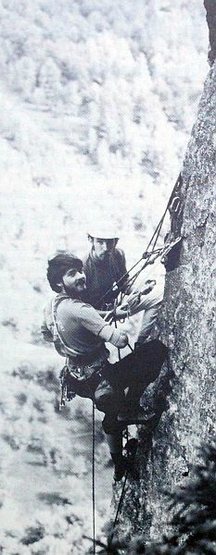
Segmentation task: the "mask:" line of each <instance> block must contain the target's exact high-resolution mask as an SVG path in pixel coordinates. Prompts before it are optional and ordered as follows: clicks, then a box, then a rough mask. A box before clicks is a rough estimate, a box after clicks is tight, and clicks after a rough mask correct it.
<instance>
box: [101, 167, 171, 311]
mask: <svg viewBox="0 0 216 555" xmlns="http://www.w3.org/2000/svg"><path fill="white" fill-rule="evenodd" d="M181 182H182V175H181V172H180V173H179V175H178V178H177V180H176V182H175V185H174V187H173V190H172V192H171V195H170V197H169V200H168V202H167V205H166V208H165V210H164V213H163V215H162V217H161V219H160V221H159V223H158V225H157V226H156V228H155V230H154V233H153V235H152V237H151V239H150V241H149V243H148V245H147V248H146V251H145V252H144V253H143V254H142V256H141V257H140V258H139V260H137V262H135V264H133V266H131V268H130V269H129V270H128V271H127V272H125V273H124V274H123V275H122V276H121V277H120V278H119V279H118V280H117V281H115V282H114V283H113V285H112V287H110V288H109V289H108V290H107V291H106V292H105V293H104V295H103V296H102V297H101V298H100V303H101V304H103V302H104V301H105V299H106V297H107V296H108V295H109V294H110V293H112V292H113V293H114V292H115V291H116V290H118V286H119V285H121V283H122V282H123V281H124V280H125V278H127V280H126V281H124V285H127V284H130V285H133V283H134V281H135V280H136V279H137V277H138V275H139V274H140V272H142V271H143V270H144V269H145V268H146V266H148V265H149V264H151V263H152V262H151V257H152V255H154V254H156V255H157V256H156V258H157V257H158V256H160V255H161V254H163V252H162V251H163V249H157V250H154V249H155V246H156V243H157V241H158V238H159V235H160V232H161V228H162V226H163V223H164V219H165V216H166V214H167V211H168V210H169V209H170V210H171V209H172V210H173V211H174V212H177V211H178V209H179V205H180V199H179V197H178V196H176V197H175V196H174V192H175V189H176V188H177V187H178V185H179V184H181ZM166 247H167V246H165V247H164V250H166ZM143 259H145V262H144V264H143V266H142V268H141V269H140V270H138V272H137V273H136V274H135V276H132V277H131V278H129V274H131V272H132V271H133V270H134V269H135V268H136V267H137V266H138V264H140V263H141V262H142V261H143Z"/></svg>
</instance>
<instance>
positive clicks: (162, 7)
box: [0, 0, 208, 555]
mask: <svg viewBox="0 0 216 555" xmlns="http://www.w3.org/2000/svg"><path fill="white" fill-rule="evenodd" d="M0 15H1V31H0V41H1V50H0V66H1V89H0V95H1V113H0V131H1V137H0V146H1V158H0V169H1V214H0V215H1V226H2V229H1V242H2V253H1V257H0V264H1V291H2V292H3V302H2V311H1V335H2V345H3V349H2V357H1V361H2V368H1V378H0V379H1V391H2V395H1V403H0V410H1V437H0V445H1V455H0V456H1V463H0V464H1V474H2V479H1V497H0V507H1V509H0V515H1V527H2V533H1V544H2V548H1V549H2V552H3V553H6V554H7V555H14V553H16V554H20V555H21V554H22V555H26V554H29V553H30V554H31V553H32V554H39V553H40V554H43V553H44V554H45V553H46V554H47V553H49V554H50V555H55V554H56V555H57V554H59V553H64V555H68V554H69V553H71V549H72V552H73V553H74V554H75V555H76V553H77V554H78V553H79V554H80V553H81V552H83V553H85V552H86V551H87V549H88V546H89V543H88V542H87V541H86V540H84V539H83V534H87V535H89V534H91V474H90V472H91V451H90V449H91V405H90V404H88V402H86V403H84V402H83V401H81V400H79V399H76V400H75V401H74V402H73V403H72V404H71V406H70V407H68V408H67V410H66V411H65V412H64V413H61V414H59V412H58V410H57V398H58V378H57V377H58V371H59V369H60V363H61V361H59V357H58V356H57V355H56V354H55V353H54V352H53V350H52V349H50V348H48V347H46V346H45V345H44V344H43V342H42V339H41V336H40V323H41V319H42V310H43V306H44V304H45V302H46V298H47V296H48V295H50V292H49V289H48V285H47V283H46V279H45V275H46V265H47V258H48V256H50V255H51V254H52V253H53V252H54V251H55V250H56V248H69V249H72V250H74V251H76V252H77V254H78V255H83V254H84V253H85V252H86V251H87V249H88V244H87V239H86V230H87V228H88V225H89V224H90V223H91V222H92V221H96V220H98V219H108V220H110V219H113V220H115V221H116V222H117V226H118V230H119V231H120V235H121V241H120V245H121V246H122V247H123V248H124V250H125V252H126V257H127V260H128V265H131V264H132V263H133V262H135V261H136V259H137V258H138V257H139V256H140V254H141V253H142V252H143V251H144V249H145V247H146V245H147V242H148V239H149V238H150V236H151V233H152V230H153V227H154V225H155V224H157V222H158V220H159V218H160V216H161V214H162V212H163V208H164V207H165V205H166V201H167V199H168V197H169V194H170V192H171V190H172V187H173V184H174V181H175V179H176V177H177V175H178V173H179V170H180V169H181V163H182V160H183V157H184V153H185V149H186V145H187V142H188V138H189V134H190V131H191V127H192V125H193V122H194V120H195V115H196V110H197V105H198V101H199V97H200V93H201V90H202V86H203V81H204V77H205V75H206V73H207V70H208V66H207V51H208V30H207V25H206V21H205V10H204V7H203V4H202V2H201V0H200V1H197V0H191V2H190V3H188V2H185V1H184V0H177V1H176V2H175V3H173V2H171V0H149V1H145V2H144V1H143V0H142V1H141V0H134V1H133V2H130V1H129V0H117V1H116V2H115V3H114V2H113V1H112V0H103V3H101V2H100V1H99V0H79V1H74V2H73V3H71V2H70V1H69V0H64V2H63V1H60V2H58V4H56V2H54V1H52V0H45V1H43V2H42V1H41V2H40V1H39V0H36V1H35V2H34V4H33V5H32V3H30V1H29V0H23V1H22V2H19V3H18V2H16V0H2V2H1V6H0ZM99 421H100V415H99V414H98V428H97V457H96V458H97V465H98V474H97V475H98V478H97V496H98V507H97V511H98V513H97V524H98V529H99V530H100V529H101V528H102V527H103V525H104V523H105V520H106V517H107V510H108V507H109V502H110V498H111V475H112V469H111V468H110V466H109V462H108V461H109V457H108V453H107V447H106V445H105V443H104V441H103V437H102V435H101V432H100V422H99ZM105 490H106V495H104V491H105Z"/></svg>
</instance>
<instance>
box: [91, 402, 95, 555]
mask: <svg viewBox="0 0 216 555" xmlns="http://www.w3.org/2000/svg"><path fill="white" fill-rule="evenodd" d="M92 538H93V555H95V553H96V551H95V549H96V541H95V540H96V500H95V404H94V401H92Z"/></svg>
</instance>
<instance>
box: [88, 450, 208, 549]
mask: <svg viewBox="0 0 216 555" xmlns="http://www.w3.org/2000/svg"><path fill="white" fill-rule="evenodd" d="M200 452H201V462H200V463H199V464H197V465H196V466H195V467H194V471H193V477H192V478H191V479H188V483H187V484H185V485H184V486H181V487H179V488H177V489H176V491H175V492H174V493H173V494H172V495H170V494H167V495H169V497H170V498H171V503H170V508H171V509H173V510H174V516H173V518H172V521H171V525H172V527H173V530H175V533H174V534H173V535H172V536H170V537H165V536H164V537H163V538H162V540H161V542H159V543H152V544H147V543H146V542H145V540H144V538H143V537H142V536H140V537H137V538H135V539H134V540H133V541H131V542H130V544H127V542H126V541H119V540H117V539H116V540H115V539H114V540H113V541H112V542H109V541H108V547H105V546H102V545H101V547H102V550H101V551H99V553H100V554H101V555H102V554H103V555H105V554H109V555H121V554H123V553H124V554H127V555H139V554H140V555H141V554H145V555H192V554H194V555H215V553H216V440H215V439H213V440H212V441H210V442H209V443H208V444H207V445H203V446H202V447H201V449H200Z"/></svg>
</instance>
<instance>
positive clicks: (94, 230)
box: [87, 222, 119, 239]
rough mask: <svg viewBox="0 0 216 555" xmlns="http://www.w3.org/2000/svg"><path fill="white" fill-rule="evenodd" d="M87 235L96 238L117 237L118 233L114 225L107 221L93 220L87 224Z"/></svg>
mask: <svg viewBox="0 0 216 555" xmlns="http://www.w3.org/2000/svg"><path fill="white" fill-rule="evenodd" d="M87 233H88V235H90V237H94V238H97V239H119V233H118V231H117V229H116V226H115V225H112V224H111V223H107V222H100V223H99V222H95V223H92V224H91V225H89V227H88V231H87Z"/></svg>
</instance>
